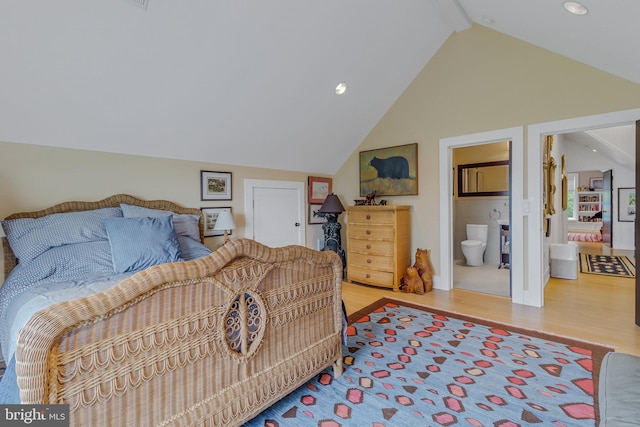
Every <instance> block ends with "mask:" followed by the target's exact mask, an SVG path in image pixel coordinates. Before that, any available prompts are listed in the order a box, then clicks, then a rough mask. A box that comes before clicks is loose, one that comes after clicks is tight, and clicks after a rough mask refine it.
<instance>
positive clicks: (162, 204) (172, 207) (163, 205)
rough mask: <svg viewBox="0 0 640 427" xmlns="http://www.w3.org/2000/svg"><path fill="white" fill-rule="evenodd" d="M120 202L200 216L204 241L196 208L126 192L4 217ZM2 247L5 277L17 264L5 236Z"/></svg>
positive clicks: (68, 210)
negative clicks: (130, 194) (141, 197)
mask: <svg viewBox="0 0 640 427" xmlns="http://www.w3.org/2000/svg"><path fill="white" fill-rule="evenodd" d="M120 203H126V204H129V205H136V206H142V207H145V208H150V209H162V210H167V211H171V212H175V213H179V214H191V215H198V216H199V217H200V241H201V242H204V219H203V216H202V211H201V210H200V209H196V208H184V207H182V206H179V205H177V204H175V203H173V202H169V201H167V200H141V199H138V198H136V197H133V196H129V195H128V194H116V195H115V196H111V197H107V198H106V199H103V200H99V201H97V202H64V203H60V204H58V205H55V206H52V207H50V208H47V209H43V210H41V211H36V212H20V213H16V214H12V215H9V216H8V217H6V218H5V219H16V218H40V217H43V216H46V215H51V214H55V213H64V212H80V211H89V210H94V209H102V208H117V207H120ZM2 249H3V250H4V275H5V277H7V276H8V275H9V273H10V272H11V270H13V268H14V267H15V266H16V265H17V264H18V260H17V259H16V257H15V255H14V254H13V251H12V250H11V247H10V246H9V242H8V240H7V238H6V237H3V238H2Z"/></svg>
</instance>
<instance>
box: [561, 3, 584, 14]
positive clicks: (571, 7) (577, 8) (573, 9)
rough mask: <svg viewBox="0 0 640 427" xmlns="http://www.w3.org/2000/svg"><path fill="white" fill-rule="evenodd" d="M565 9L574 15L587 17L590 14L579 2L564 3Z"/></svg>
mask: <svg viewBox="0 0 640 427" xmlns="http://www.w3.org/2000/svg"><path fill="white" fill-rule="evenodd" d="M564 8H565V9H567V12H569V13H573V14H574V15H586V14H587V13H588V12H589V10H588V9H587V8H586V7H584V5H582V4H580V3H578V2H577V1H566V2H564Z"/></svg>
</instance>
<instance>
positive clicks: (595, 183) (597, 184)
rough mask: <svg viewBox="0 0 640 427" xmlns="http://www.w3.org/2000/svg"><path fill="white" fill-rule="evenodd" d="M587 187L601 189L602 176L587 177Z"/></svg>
mask: <svg viewBox="0 0 640 427" xmlns="http://www.w3.org/2000/svg"><path fill="white" fill-rule="evenodd" d="M589 189H590V190H591V191H600V190H602V178H589Z"/></svg>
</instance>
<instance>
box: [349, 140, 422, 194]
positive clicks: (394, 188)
mask: <svg viewBox="0 0 640 427" xmlns="http://www.w3.org/2000/svg"><path fill="white" fill-rule="evenodd" d="M370 193H375V194H376V196H410V195H417V194H418V144H407V145H398V146H395V147H388V148H378V149H375V150H368V151H361V152H360V196H361V197H364V196H366V195H367V194H370Z"/></svg>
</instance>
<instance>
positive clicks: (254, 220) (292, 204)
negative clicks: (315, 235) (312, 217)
mask: <svg viewBox="0 0 640 427" xmlns="http://www.w3.org/2000/svg"><path fill="white" fill-rule="evenodd" d="M304 201H305V199H304V183H303V182H289V181H265V180H252V179H247V180H245V206H246V212H247V218H246V219H247V237H249V238H250V239H253V240H255V241H257V242H260V243H262V244H264V245H267V246H270V247H272V248H275V247H280V246H287V245H302V246H305V221H304V206H305V205H304Z"/></svg>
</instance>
